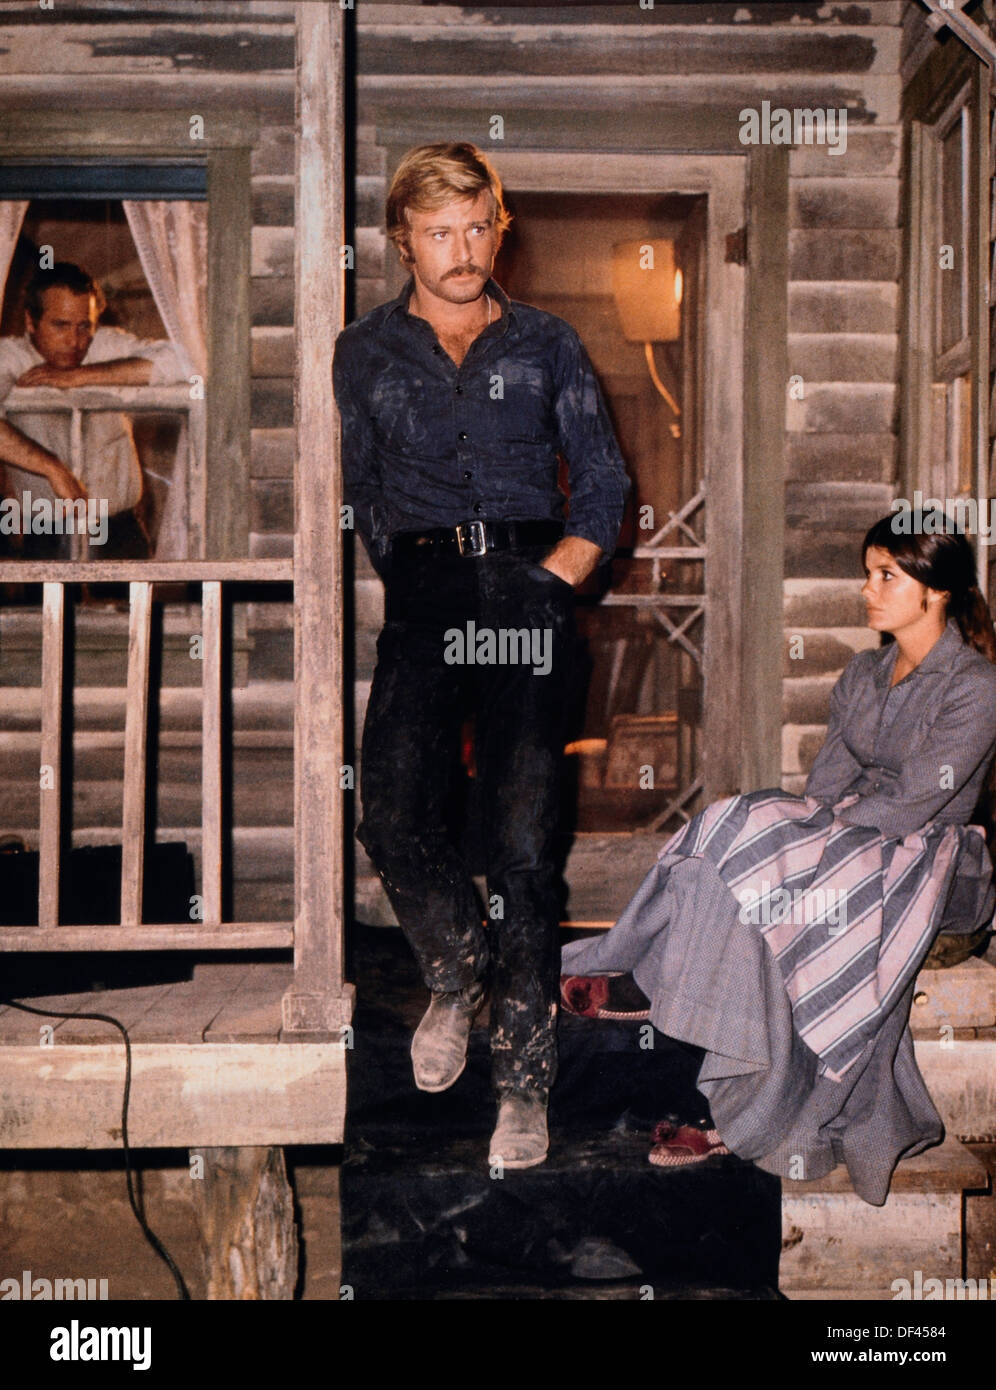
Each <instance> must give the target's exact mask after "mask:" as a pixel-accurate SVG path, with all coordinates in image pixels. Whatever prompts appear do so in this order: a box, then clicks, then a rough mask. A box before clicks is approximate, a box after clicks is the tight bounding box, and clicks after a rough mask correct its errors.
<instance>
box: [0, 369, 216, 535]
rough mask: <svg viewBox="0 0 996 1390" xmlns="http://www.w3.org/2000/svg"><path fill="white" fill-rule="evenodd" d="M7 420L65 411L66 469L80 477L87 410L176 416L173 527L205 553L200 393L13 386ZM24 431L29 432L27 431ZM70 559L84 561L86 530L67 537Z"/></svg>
mask: <svg viewBox="0 0 996 1390" xmlns="http://www.w3.org/2000/svg"><path fill="white" fill-rule="evenodd" d="M4 410H5V412H6V414H7V415H8V417H10V416H13V417H14V418H13V419H12V420H11V423H12V424H16V423H17V416H18V415H25V414H30V415H68V416H69V457H68V458H67V459H65V463H66V466H67V467H68V468H69V471H70V473H72V474H74V476H75V477H77V478H83V477H85V469H84V463H85V459H84V450H83V420H84V417H85V416H86V415H87V414H98V413H100V414H106V413H108V412H110V411H115V412H117V413H118V414H124V415H128V416H129V417H130V416H132V415H141V414H156V415H158V414H169V415H176V416H177V417H178V418H179V421H180V439H179V442H178V445H177V455H178V457H179V456H181V455H184V456H185V459H186V462H185V464H184V467H183V469H182V470H176V469H174V474H173V477H172V478H171V479H170V483H169V485H170V489H171V490H173V489H179V490H180V493H181V498H182V501H181V502H180V504H179V509H180V513H181V514H180V516H179V518H178V519H177V522H176V525H177V528H178V529H179V530H180V531H181V532H182V534H183V535H184V536H185V537H186V541H187V550H186V553H187V555H188V556H191V557H194V556H197V555H202V554H203V553H204V532H205V521H206V516H205V508H206V505H207V497H206V478H205V474H204V451H205V428H206V420H205V411H204V400H203V398H202V397H198V396H191V393H190V386H189V385H187V384H184V385H181V386H114V387H109V386H81V387H77V388H75V389H73V390H62V389H59V388H55V387H50V386H15V387H14V388H13V390H12V391H10V392H9V393H8V395H7V397H6V399H5V401H4ZM27 433H29V434H30V433H31V431H30V430H28V431H27ZM71 544H72V551H71V555H72V559H73V560H85V559H87V558H88V555H89V553H90V551H89V544H88V538H87V535H86V532H85V531H84V532H75V533H74V534H73V536H72V542H71Z"/></svg>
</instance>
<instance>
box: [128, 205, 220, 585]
mask: <svg viewBox="0 0 996 1390" xmlns="http://www.w3.org/2000/svg"><path fill="white" fill-rule="evenodd" d="M122 206H123V207H124V211H125V216H126V217H127V219H128V226H129V227H130V229H131V234H132V238H133V239H134V242H135V246H136V248H137V250H138V258H139V260H140V261H141V263H142V270H143V271H144V272H145V278H146V280H147V281H148V282H149V288H150V289H151V290H152V296H153V298H154V299H155V301H156V308H157V309H158V310H159V316H160V318H161V319H162V321H163V323H164V324H165V325H166V331H167V333H168V334H169V336H170V340H171V342H172V343H173V346H174V347H175V348H176V349H177V352H178V353H179V355H180V358H181V360H182V362H183V366H184V371H185V372H186V373H187V375H188V376H194V375H196V376H200V377H206V375H207V204H206V203H193V202H176V201H172V200H171V201H168V202H167V201H148V202H146V201H142V202H137V201H132V200H130V199H126V200H125V201H124V202H123V204H122ZM189 439H190V447H191V450H192V451H196V452H198V453H200V454H201V460H200V461H201V466H202V467H203V447H204V421H203V411H201V410H196V409H195V410H194V411H192V412H191V418H190V423H189ZM186 485H187V431H181V435H180V441H179V445H178V447H177V455H176V460H175V462H174V464H173V475H172V477H171V478H170V480H169V484H168V492H167V496H166V501H165V503H164V505H163V512H162V518H161V520H160V523H159V536H158V540H157V542H156V558H157V559H160V560H182V559H186V558H187V486H186Z"/></svg>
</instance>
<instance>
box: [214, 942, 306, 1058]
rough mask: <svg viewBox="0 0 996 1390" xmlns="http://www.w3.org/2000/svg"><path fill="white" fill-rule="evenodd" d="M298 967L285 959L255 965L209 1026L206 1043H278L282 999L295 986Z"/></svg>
mask: <svg viewBox="0 0 996 1390" xmlns="http://www.w3.org/2000/svg"><path fill="white" fill-rule="evenodd" d="M293 983H294V969H293V966H291V965H285V964H283V963H281V962H278V963H267V964H259V963H257V964H254V965H253V966H252V968H251V970H250V972H249V973H248V976H247V978H246V980H245V982H244V983H243V985H242V986H241V988H240V989H239V990H238V991H236V992H234V993H233V994H232V995H231V996H230V997H229V998H228V1000H226V1002H225V1003H224V1005H223V1007H222V1008H221V1009H219V1011H218V1013H217V1014H216V1015H215V1017H214V1018H213V1019H212V1020H211V1022H210V1024H209V1025H208V1026H207V1028H206V1029H205V1033H204V1040H205V1042H224V1043H235V1042H252V1041H263V1040H264V1039H266V1038H269V1039H270V1040H271V1041H273V1042H276V1041H277V1040H278V1038H279V1037H280V1030H281V999H282V997H283V995H284V994H285V992H286V991H287V990H288V989H290V988H291V987H292V986H293Z"/></svg>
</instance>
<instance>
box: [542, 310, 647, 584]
mask: <svg viewBox="0 0 996 1390" xmlns="http://www.w3.org/2000/svg"><path fill="white" fill-rule="evenodd" d="M558 346H559V351H558V364H557V365H558V391H557V396H556V400H555V402H554V410H555V413H556V417H557V423H558V426H559V430H560V440H561V446H562V451H563V454H564V457H565V458H566V460H567V470H568V473H567V476H568V481H569V484H570V510H569V513H568V518H567V525H566V527H565V530H564V534H565V536H580V537H582V538H583V539H584V540H587V541H592V542H593V543H594V544H595V545H597V546H598V547H599V549H600V550H601V551H602V552H603V554H602V558H601V561H600V563H602V564H605V563H607V562H608V560H609V559H610V558H611V555H612V552H613V550H614V549H615V545H616V540H617V538H618V535H619V527H620V526H621V525H622V518H623V508H624V506H625V503H626V496H627V494H628V492H629V489H630V480H629V478H628V477H627V474H626V465H625V463H624V461H623V457H622V454H621V453H620V451H619V445H618V443H617V441H616V436H615V432H614V430H613V428H612V422H611V421H610V419H609V412H608V410H607V408H606V405H605V399H604V397H603V395H602V391H601V388H600V387H599V384H598V379H597V378H596V376H595V369H594V367H593V366H592V364H591V360H590V358H589V357H588V354H587V352H586V351H585V349H584V345H583V344H582V342H581V339H580V338H579V337H578V335H577V333H576V332H574V330H573V329H571V330H570V331H568V332H566V333H564V334H563V336H562V338H561V339H560V343H559V345H558Z"/></svg>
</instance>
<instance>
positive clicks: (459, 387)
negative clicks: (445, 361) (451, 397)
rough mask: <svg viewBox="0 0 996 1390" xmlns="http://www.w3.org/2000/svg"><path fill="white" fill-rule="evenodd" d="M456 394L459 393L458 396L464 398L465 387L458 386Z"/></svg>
mask: <svg viewBox="0 0 996 1390" xmlns="http://www.w3.org/2000/svg"><path fill="white" fill-rule="evenodd" d="M456 393H457V395H458V396H462V395H463V387H462V386H458V387H457V389H456Z"/></svg>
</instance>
